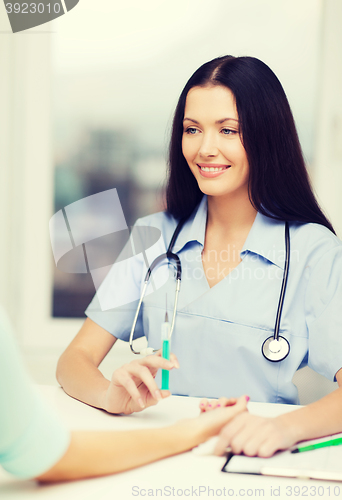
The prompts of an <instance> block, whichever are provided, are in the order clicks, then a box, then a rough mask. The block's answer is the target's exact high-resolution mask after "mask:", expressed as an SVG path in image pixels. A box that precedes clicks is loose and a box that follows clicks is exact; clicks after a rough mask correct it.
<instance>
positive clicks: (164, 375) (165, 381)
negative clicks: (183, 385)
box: [161, 310, 170, 390]
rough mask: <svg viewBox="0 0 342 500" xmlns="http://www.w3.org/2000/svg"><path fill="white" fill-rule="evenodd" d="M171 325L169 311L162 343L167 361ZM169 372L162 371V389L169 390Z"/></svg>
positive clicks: (162, 334)
mask: <svg viewBox="0 0 342 500" xmlns="http://www.w3.org/2000/svg"><path fill="white" fill-rule="evenodd" d="M169 334H170V323H169V317H168V314H167V310H166V312H165V321H164V323H162V327H161V341H162V356H163V358H165V359H168V360H169V359H170V338H169ZM169 376H170V372H169V370H162V386H161V388H162V389H166V390H169Z"/></svg>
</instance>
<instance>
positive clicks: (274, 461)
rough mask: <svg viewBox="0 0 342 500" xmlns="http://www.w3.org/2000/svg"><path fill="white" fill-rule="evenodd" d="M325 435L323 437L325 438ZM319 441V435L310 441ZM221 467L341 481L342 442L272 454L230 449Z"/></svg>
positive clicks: (226, 469)
mask: <svg viewBox="0 0 342 500" xmlns="http://www.w3.org/2000/svg"><path fill="white" fill-rule="evenodd" d="M334 437H335V436H334ZM326 439H327V438H324V441H325V440H326ZM320 441H323V440H322V439H320V440H317V439H316V440H315V441H310V442H308V443H310V444H313V443H317V442H320ZM301 444H302V443H301ZM221 470H222V472H228V473H231V474H257V475H265V476H278V477H294V478H301V479H304V478H305V479H321V480H327V481H342V446H329V447H326V448H320V449H316V450H312V451H306V452H303V453H295V454H293V453H291V451H290V450H286V451H279V452H277V453H275V454H274V455H273V456H272V457H270V458H260V457H248V456H246V455H234V454H233V453H228V455H227V460H226V463H225V464H224V466H223V467H222V469H221Z"/></svg>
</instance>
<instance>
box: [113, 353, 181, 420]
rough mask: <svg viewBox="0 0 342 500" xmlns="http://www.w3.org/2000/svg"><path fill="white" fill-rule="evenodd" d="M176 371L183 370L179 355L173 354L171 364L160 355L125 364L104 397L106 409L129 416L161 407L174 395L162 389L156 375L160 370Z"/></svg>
mask: <svg viewBox="0 0 342 500" xmlns="http://www.w3.org/2000/svg"><path fill="white" fill-rule="evenodd" d="M173 368H179V363H178V361H177V358H176V356H175V355H174V354H171V356H170V361H168V360H167V359H164V358H162V357H161V353H160V352H158V353H157V354H154V355H151V356H146V357H145V358H141V359H138V360H134V361H131V362H130V363H128V364H126V365H123V366H122V367H121V368H118V369H117V370H115V372H114V373H113V376H112V379H111V382H110V385H109V387H108V389H107V390H106V392H105V394H104V396H103V408H104V409H105V410H106V411H108V412H109V413H125V414H127V415H128V414H130V413H133V412H137V411H141V410H143V409H144V408H147V407H148V406H152V405H155V404H157V402H158V401H160V400H161V399H164V398H166V397H168V396H170V392H169V391H165V390H163V391H161V390H160V389H159V388H158V386H157V384H156V381H155V376H156V375H157V372H158V370H159V369H164V370H172V369H173Z"/></svg>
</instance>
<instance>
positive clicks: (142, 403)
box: [138, 398, 145, 408]
mask: <svg viewBox="0 0 342 500" xmlns="http://www.w3.org/2000/svg"><path fill="white" fill-rule="evenodd" d="M138 403H139V406H141V408H145V405H144V402H143V400H142V399H141V398H139V399H138Z"/></svg>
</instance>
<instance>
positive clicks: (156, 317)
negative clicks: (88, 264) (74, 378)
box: [86, 196, 342, 403]
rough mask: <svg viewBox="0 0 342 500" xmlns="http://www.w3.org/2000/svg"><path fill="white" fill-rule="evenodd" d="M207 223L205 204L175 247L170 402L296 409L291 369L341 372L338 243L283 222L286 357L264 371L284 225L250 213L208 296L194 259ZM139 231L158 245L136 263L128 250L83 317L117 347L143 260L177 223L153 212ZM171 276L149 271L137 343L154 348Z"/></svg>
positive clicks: (341, 256)
mask: <svg viewBox="0 0 342 500" xmlns="http://www.w3.org/2000/svg"><path fill="white" fill-rule="evenodd" d="M206 220H207V198H206V196H204V197H203V199H202V201H201V203H200V204H199V206H198V208H197V210H195V212H194V213H193V215H192V216H191V217H190V218H189V219H188V220H187V222H186V223H185V225H184V226H183V228H182V230H181V232H180V234H179V236H178V238H177V240H176V243H175V246H174V252H176V253H177V254H178V256H179V258H180V260H181V263H182V270H183V273H182V283H181V290H180V294H179V301H178V308H177V317H176V323H175V329H174V333H173V336H172V352H174V353H175V354H176V355H177V357H178V360H179V363H180V369H179V370H173V371H172V372H171V374H170V390H171V391H172V393H173V394H179V395H189V396H204V397H220V396H228V397H233V396H240V395H241V394H248V395H249V396H250V397H251V399H252V400H253V401H263V402H271V403H298V394H297V389H296V387H295V385H294V384H293V383H292V378H293V375H294V373H295V372H296V370H297V369H298V368H301V367H304V366H306V365H308V366H310V367H311V368H312V369H314V370H315V371H316V372H318V373H320V374H322V375H324V376H325V377H327V378H328V379H330V380H334V377H335V374H336V372H337V371H338V370H339V369H340V368H341V367H342V307H341V306H342V242H341V241H340V240H339V239H338V238H337V237H336V236H335V235H334V234H332V233H331V232H330V231H329V230H328V229H327V228H326V227H324V226H321V225H319V224H312V223H310V224H296V223H290V242H291V254H290V257H291V260H290V269H289V278H288V284H287V290H286V295H285V301H284V307H283V313H282V318H281V325H280V335H282V336H284V337H285V338H286V339H287V340H288V341H289V343H290V354H289V356H288V357H287V358H286V359H285V360H283V361H281V362H277V363H272V362H270V361H268V360H266V359H265V358H264V357H263V355H262V352H261V346H262V344H263V342H264V340H265V339H266V338H267V337H269V336H271V335H273V331H274V324H275V317H276V311H277V306H278V301H279V295H280V289H281V283H282V278H283V270H284V263H285V224H284V222H280V221H276V220H274V219H271V218H269V217H266V216H264V215H262V214H260V213H257V215H256V218H255V221H254V223H253V226H252V228H251V230H250V232H249V234H248V237H247V239H246V242H245V244H244V246H243V249H242V251H241V252H240V256H241V259H242V261H241V262H240V264H239V265H238V266H237V267H236V268H235V269H234V270H233V271H232V272H231V273H230V274H229V275H227V276H226V277H225V278H223V279H222V280H221V281H220V282H219V283H217V284H216V285H215V286H213V287H212V288H210V287H209V285H208V282H207V279H206V277H205V274H204V270H203V265H202V259H201V252H202V250H203V246H204V238H205V229H206ZM137 225H138V226H152V227H156V228H159V229H160V230H161V238H160V240H159V241H158V243H157V244H155V245H154V246H153V247H152V248H150V249H148V250H147V251H146V252H145V255H143V254H142V253H140V254H137V255H135V256H134V255H133V253H134V248H133V252H132V251H131V255H132V256H131V257H130V258H127V259H125V260H121V261H120V262H118V263H116V264H114V265H113V266H112V267H111V269H110V270H109V272H108V274H107V277H106V278H105V279H104V281H103V282H102V285H101V286H100V287H99V288H98V290H97V293H96V295H95V297H94V299H93V300H92V302H91V303H90V305H89V307H88V308H87V310H86V314H87V316H88V317H89V318H91V319H92V320H93V321H95V322H96V323H97V324H99V325H100V326H102V327H103V328H104V329H105V330H107V331H108V332H110V333H111V334H112V335H114V336H115V337H117V338H119V339H122V340H124V341H128V339H129V333H130V330H131V325H132V322H133V318H134V315H135V311H136V306H137V299H138V298H139V295H140V291H141V289H142V285H143V280H144V277H145V273H146V261H148V262H149V263H151V262H152V260H153V258H155V257H156V256H157V255H159V254H161V253H164V252H165V251H166V249H167V247H168V245H169V242H170V239H171V237H172V234H173V232H174V230H175V228H176V226H177V221H176V220H175V219H174V218H173V217H171V216H170V215H169V214H167V213H165V212H160V213H157V214H154V215H151V216H148V217H144V218H142V219H139V220H138V221H137ZM127 245H128V246H129V245H130V242H128V244H127ZM126 251H127V249H126ZM231 251H234V249H231ZM222 257H223V258H224V255H222ZM95 274H96V273H95ZM95 274H94V276H93V277H94V282H96V276H95ZM173 276H174V264H173V263H172V261H171V263H168V262H167V261H164V262H163V263H162V264H160V265H159V266H158V267H157V268H156V270H155V271H154V277H153V283H152V284H150V285H149V287H148V294H147V296H146V297H145V299H144V302H143V305H142V310H141V313H140V315H139V319H138V323H137V327H136V332H135V337H138V336H143V335H146V337H147V338H148V343H149V346H151V347H154V348H160V346H161V340H160V333H161V323H162V322H163V321H164V316H165V296H166V294H167V303H168V313H169V318H170V317H171V316H172V308H173V303H174V294H175V280H174V277H173Z"/></svg>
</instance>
